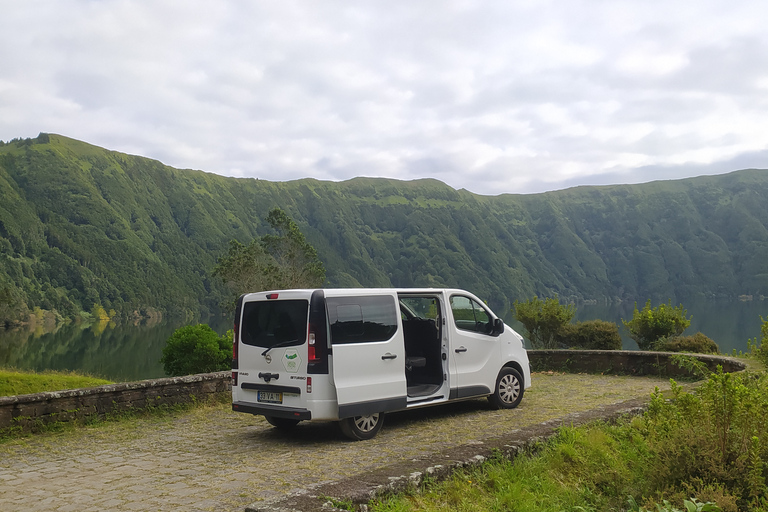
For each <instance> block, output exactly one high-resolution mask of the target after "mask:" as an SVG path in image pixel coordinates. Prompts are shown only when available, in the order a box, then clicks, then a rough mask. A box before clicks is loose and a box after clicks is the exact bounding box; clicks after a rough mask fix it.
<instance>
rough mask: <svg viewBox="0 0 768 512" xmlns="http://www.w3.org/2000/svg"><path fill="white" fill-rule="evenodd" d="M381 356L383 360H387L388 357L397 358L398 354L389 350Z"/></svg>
mask: <svg viewBox="0 0 768 512" xmlns="http://www.w3.org/2000/svg"><path fill="white" fill-rule="evenodd" d="M381 358H382V359H383V360H386V359H395V358H397V354H390V353H389V352H387V353H386V354H384V355H383V356H381Z"/></svg>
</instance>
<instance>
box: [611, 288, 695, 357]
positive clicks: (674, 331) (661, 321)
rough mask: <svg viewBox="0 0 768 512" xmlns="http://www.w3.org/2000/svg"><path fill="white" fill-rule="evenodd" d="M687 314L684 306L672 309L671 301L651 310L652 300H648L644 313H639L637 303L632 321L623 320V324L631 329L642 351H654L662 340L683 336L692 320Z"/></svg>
mask: <svg viewBox="0 0 768 512" xmlns="http://www.w3.org/2000/svg"><path fill="white" fill-rule="evenodd" d="M687 313H688V312H687V311H686V310H685V309H683V305H682V304H680V305H679V306H678V307H672V301H671V300H670V301H669V303H668V304H659V306H658V307H655V308H651V299H648V302H646V303H645V307H643V309H642V311H638V309H637V303H635V311H634V314H633V315H632V320H630V321H629V322H627V321H626V320H623V319H622V323H623V324H624V326H626V328H627V329H629V335H630V337H631V338H632V339H633V340H635V342H637V346H638V347H639V348H640V350H652V348H653V345H654V344H655V343H656V342H657V341H659V340H660V339H662V338H669V337H673V336H680V335H681V334H683V331H685V330H686V329H687V328H688V326H689V325H691V320H690V318H686V315H687Z"/></svg>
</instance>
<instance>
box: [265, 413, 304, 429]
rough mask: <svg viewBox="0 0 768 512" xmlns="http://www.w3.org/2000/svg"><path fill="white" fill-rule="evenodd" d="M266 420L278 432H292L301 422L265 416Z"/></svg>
mask: <svg viewBox="0 0 768 512" xmlns="http://www.w3.org/2000/svg"><path fill="white" fill-rule="evenodd" d="M264 418H265V419H266V420H267V423H269V424H270V425H272V426H273V427H275V428H276V429H278V430H291V429H292V428H293V427H295V426H296V425H298V424H299V420H292V419H290V418H277V417H275V416H264Z"/></svg>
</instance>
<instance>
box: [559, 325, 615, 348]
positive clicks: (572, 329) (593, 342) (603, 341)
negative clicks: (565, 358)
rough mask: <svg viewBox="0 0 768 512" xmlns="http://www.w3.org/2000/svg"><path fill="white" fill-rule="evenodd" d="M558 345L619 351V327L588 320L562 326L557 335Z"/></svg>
mask: <svg viewBox="0 0 768 512" xmlns="http://www.w3.org/2000/svg"><path fill="white" fill-rule="evenodd" d="M557 338H558V341H559V343H560V345H562V346H564V347H568V348H576V349H584V350H621V335H620V334H619V326H618V325H616V324H615V323H614V322H605V321H603V320H590V321H587V322H576V323H575V324H568V325H564V326H563V327H562V328H561V329H560V331H559V332H558V334H557Z"/></svg>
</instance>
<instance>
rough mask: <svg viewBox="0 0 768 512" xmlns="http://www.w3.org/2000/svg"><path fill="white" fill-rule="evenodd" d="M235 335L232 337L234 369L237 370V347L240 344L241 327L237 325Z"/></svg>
mask: <svg viewBox="0 0 768 512" xmlns="http://www.w3.org/2000/svg"><path fill="white" fill-rule="evenodd" d="M234 330H235V335H234V336H233V337H232V369H233V370H235V369H237V346H238V345H239V344H240V326H239V325H237V324H235V327H234Z"/></svg>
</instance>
